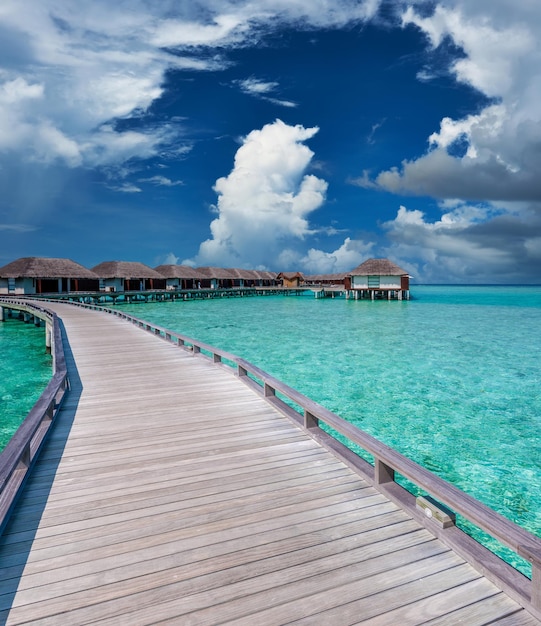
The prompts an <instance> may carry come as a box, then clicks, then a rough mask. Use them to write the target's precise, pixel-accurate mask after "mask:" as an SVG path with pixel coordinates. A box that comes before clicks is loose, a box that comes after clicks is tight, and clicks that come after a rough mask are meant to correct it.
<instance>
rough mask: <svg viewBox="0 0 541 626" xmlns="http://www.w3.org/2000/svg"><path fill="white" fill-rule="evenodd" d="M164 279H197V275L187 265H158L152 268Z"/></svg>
mask: <svg viewBox="0 0 541 626" xmlns="http://www.w3.org/2000/svg"><path fill="white" fill-rule="evenodd" d="M154 269H155V270H156V271H157V272H158V274H161V275H162V277H164V278H185V279H186V278H187V279H188V280H189V279H192V278H198V277H199V274H198V273H197V272H196V271H195V270H194V268H193V267H190V266H189V265H158V267H155V268H154Z"/></svg>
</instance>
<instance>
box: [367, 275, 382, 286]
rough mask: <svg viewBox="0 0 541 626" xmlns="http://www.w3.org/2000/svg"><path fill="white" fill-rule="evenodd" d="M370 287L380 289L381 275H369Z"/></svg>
mask: <svg viewBox="0 0 541 626" xmlns="http://www.w3.org/2000/svg"><path fill="white" fill-rule="evenodd" d="M368 289H379V276H369V277H368Z"/></svg>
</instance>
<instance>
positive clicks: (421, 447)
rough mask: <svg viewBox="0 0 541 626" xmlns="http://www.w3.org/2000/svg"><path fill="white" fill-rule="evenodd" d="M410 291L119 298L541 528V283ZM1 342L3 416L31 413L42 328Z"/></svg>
mask: <svg viewBox="0 0 541 626" xmlns="http://www.w3.org/2000/svg"><path fill="white" fill-rule="evenodd" d="M411 292H412V296H413V298H412V299H411V300H409V301H403V302H399V301H391V302H388V301H375V302H371V301H366V300H359V301H354V300H346V299H344V298H325V299H315V298H314V297H313V294H310V295H304V296H288V297H285V296H269V297H245V298H219V299H209V300H197V301H186V302H184V301H176V302H160V303H142V304H130V305H124V304H119V305H117V306H118V307H122V310H124V311H126V312H130V313H131V314H134V315H136V316H138V317H141V318H143V319H147V320H149V321H153V322H154V323H157V324H159V325H161V326H164V327H167V328H169V329H171V330H176V331H177V332H181V333H183V334H185V335H188V336H190V337H193V338H195V339H197V340H200V341H204V342H206V343H209V344H211V345H214V346H217V347H220V348H223V349H225V350H228V351H230V352H232V353H234V354H237V355H238V356H242V357H243V358H245V359H247V360H248V361H250V362H252V363H253V364H255V365H257V366H259V367H261V368H262V369H264V370H265V371H267V372H269V373H270V374H272V375H274V376H275V377H277V378H279V379H281V380H283V381H284V382H286V383H288V384H289V385H290V386H292V387H294V388H295V389H298V390H299V391H301V392H302V393H304V394H305V395H307V396H309V397H310V398H312V399H314V400H316V401H317V402H319V403H320V404H322V405H324V406H325V407H327V408H328V409H330V410H332V411H334V412H335V413H337V414H338V415H340V416H341V417H343V418H345V419H347V420H349V421H351V422H352V423H354V424H355V425H357V426H358V427H359V428H361V429H363V430H365V431H367V432H368V433H370V434H371V435H373V436H374V437H376V438H378V439H380V440H381V441H383V442H385V443H386V444H388V445H390V446H392V447H393V448H395V449H397V450H399V451H400V452H401V453H403V454H404V455H406V456H408V457H409V458H411V459H413V460H415V461H416V462H418V463H420V464H421V465H423V466H424V467H426V468H428V469H429V470H431V471H433V472H434V473H436V474H438V475H439V476H441V477H443V478H445V479H446V480H448V481H450V482H452V483H453V484H455V485H456V486H458V487H460V488H461V489H463V490H464V491H466V492H468V493H470V494H471V495H473V496H474V497H476V498H478V499H479V500H481V501H483V502H484V503H485V504H487V505H488V506H490V507H492V508H493V509H495V510H497V511H499V512H500V513H502V514H503V515H505V516H506V517H508V518H509V519H511V520H513V521H515V522H516V523H517V524H519V525H521V526H523V527H524V528H526V529H528V530H530V531H531V532H533V533H535V534H537V535H539V536H541V287H532V286H524V287H522V286H519V287H517V286H512V287H511V286H510V287H500V286H481V287H478V286H435V285H430V286H419V285H413V286H412V289H411ZM14 324H18V326H17V328H18V329H19V331H20V332H19V333H17V337H14V336H13V329H12V327H13V325H14ZM36 334H37V335H38V338H37V339H36V337H35V335H36ZM10 342H11V343H10ZM22 343H24V344H25V345H24V347H23V346H21V345H18V344H22ZM0 348H1V349H2V356H3V358H2V370H1V371H2V380H1V383H0V384H1V385H2V391H1V392H0V394H1V396H0V397H2V398H3V399H2V408H3V413H0V419H2V420H4V419H5V415H7V414H8V413H10V412H13V413H18V414H19V415H24V414H25V412H26V411H27V410H28V409H29V408H30V406H31V402H30V403H29V401H28V398H29V394H30V392H31V391H32V392H34V394H35V393H36V390H37V388H38V387H39V386H40V385H41V387H44V384H45V382H46V379H47V371H48V370H47V368H48V364H47V358H46V356H45V354H44V347H43V337H39V329H37V330H36V329H34V328H33V327H32V326H30V325H23V324H22V323H18V322H8V323H7V324H5V325H4V326H3V330H2V325H0ZM6 350H7V352H6ZM10 351H11V354H12V355H13V356H16V361H17V363H14V362H12V359H11V358H9V357H8V358H4V355H6V354H10ZM23 354H24V355H25V356H24V358H25V359H26V363H27V365H25V366H24V367H22V366H21V365H20V364H19V363H20V362H21V358H22V355H23ZM6 365H7V366H9V367H10V368H11V373H9V375H8V378H7V379H6V378H5V370H4V368H5V367H6ZM36 372H41V373H40V374H38V375H37V376H36V374H35V373H36ZM49 373H50V370H49ZM9 376H12V377H13V381H14V382H13V383H9ZM30 377H34V381H33V382H29V379H30ZM6 380H7V382H6ZM38 395H39V394H38ZM4 398H5V399H4ZM23 400H24V403H25V404H24V407H23V405H22V404H21V405H20V406H19V403H20V402H23ZM6 407H7V408H8V409H9V410H8V412H7V413H6V411H5V408H6ZM459 525H461V526H462V527H464V528H465V529H466V530H468V532H470V533H471V534H473V535H475V536H477V537H478V538H480V539H483V541H485V543H487V545H489V546H490V547H491V548H492V549H494V551H496V552H497V553H499V554H501V555H502V556H504V558H506V559H507V560H509V561H510V562H512V563H513V564H514V565H515V566H517V567H518V568H519V569H521V570H522V571H525V572H526V573H528V571H529V570H528V566H527V565H525V563H524V562H523V561H521V560H520V559H518V558H516V557H515V556H514V555H513V554H511V553H508V552H507V551H506V550H503V549H501V548H500V547H499V546H498V545H496V544H494V542H491V541H490V540H487V539H486V538H483V536H482V533H480V532H479V531H477V530H476V529H472V528H469V527H468V524H467V523H466V522H465V521H464V520H460V519H459Z"/></svg>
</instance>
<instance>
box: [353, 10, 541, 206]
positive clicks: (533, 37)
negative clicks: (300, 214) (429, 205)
mask: <svg viewBox="0 0 541 626" xmlns="http://www.w3.org/2000/svg"><path fill="white" fill-rule="evenodd" d="M422 4H425V5H428V6H430V5H431V3H429V2H428V1H426V2H425V1H424V0H423V1H420V2H417V3H415V4H414V5H413V6H410V7H409V8H407V9H406V10H405V12H404V13H403V24H404V25H405V26H406V25H414V26H415V27H417V28H418V29H420V30H421V31H422V32H423V33H425V35H426V36H427V39H428V42H429V51H428V54H429V55H430V54H431V52H432V51H433V50H434V49H435V48H437V47H438V46H440V45H441V44H442V42H443V41H444V39H445V38H449V39H450V40H451V41H452V42H453V43H454V44H455V45H456V46H458V47H459V48H460V49H461V50H462V52H463V57H461V58H455V59H454V60H452V61H450V65H449V68H448V69H449V71H450V72H451V74H453V75H454V76H455V78H456V80H457V81H459V82H461V83H464V84H467V85H470V86H471V87H473V88H474V89H476V90H478V91H479V92H481V93H483V94H484V95H485V96H487V97H488V98H491V99H493V103H492V104H489V105H487V106H486V107H485V108H484V109H482V110H481V111H479V112H478V113H476V114H472V115H468V116H466V117H464V118H461V119H452V118H450V117H445V118H443V119H442V121H441V124H440V129H439V131H435V132H434V133H432V135H431V136H430V137H429V138H428V143H429V150H428V151H427V153H426V154H424V155H422V156H420V157H416V158H411V159H407V160H404V161H403V162H402V164H401V165H400V166H399V167H395V168H392V169H390V170H388V171H384V172H381V173H380V174H379V175H376V177H375V178H374V179H373V180H370V179H369V178H368V176H366V175H364V176H362V177H360V178H358V179H357V181H356V182H357V183H358V184H359V185H361V186H372V187H376V188H381V189H385V190H389V191H393V192H395V193H413V194H428V195H432V196H435V197H438V198H463V199H474V200H475V199H488V200H494V201H497V200H522V201H531V200H539V201H541V161H540V160H539V158H538V157H537V155H538V154H539V146H540V145H541V109H540V108H539V101H540V98H541V44H540V42H541V4H539V3H534V2H526V3H516V2H511V1H510V0H494V1H491V2H487V1H485V0H481V1H476V2H466V1H465V0H447V1H446V2H440V3H439V4H436V6H435V8H434V9H433V11H432V12H431V13H430V14H429V15H421V13H420V12H419V11H418V10H417V8H415V7H416V6H418V5H422ZM459 144H460V145H459ZM457 147H460V148H461V151H462V154H459V153H458V152H457V151H456V150H455V149H456V148H457ZM459 152H460V151H459ZM412 156H413V155H412Z"/></svg>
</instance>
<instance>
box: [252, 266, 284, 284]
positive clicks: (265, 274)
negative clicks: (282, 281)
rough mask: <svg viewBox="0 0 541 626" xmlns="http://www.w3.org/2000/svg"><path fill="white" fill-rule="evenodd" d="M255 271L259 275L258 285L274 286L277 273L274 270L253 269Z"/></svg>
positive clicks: (276, 282)
mask: <svg viewBox="0 0 541 626" xmlns="http://www.w3.org/2000/svg"><path fill="white" fill-rule="evenodd" d="M255 273H256V274H257V275H258V276H259V280H260V281H261V282H260V285H259V286H260V287H276V286H277V285H278V282H279V281H278V275H277V274H276V272H269V271H265V270H261V271H260V270H255Z"/></svg>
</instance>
